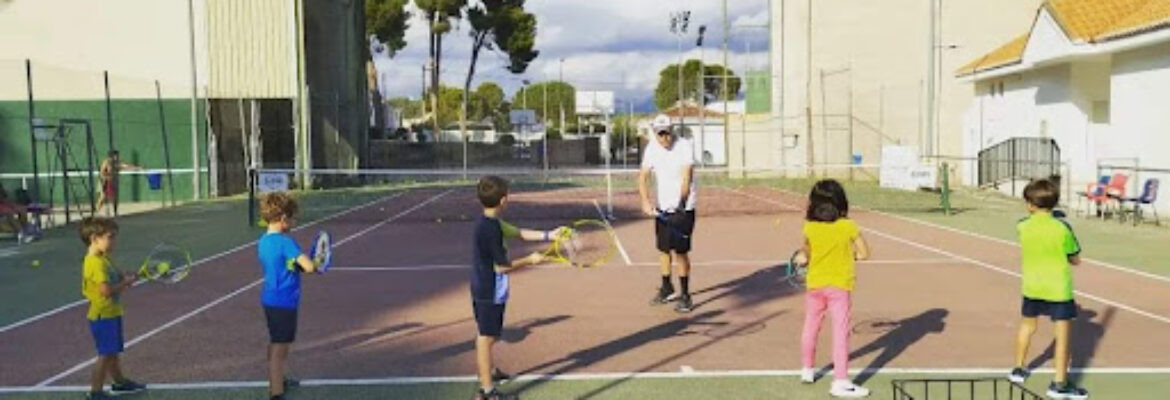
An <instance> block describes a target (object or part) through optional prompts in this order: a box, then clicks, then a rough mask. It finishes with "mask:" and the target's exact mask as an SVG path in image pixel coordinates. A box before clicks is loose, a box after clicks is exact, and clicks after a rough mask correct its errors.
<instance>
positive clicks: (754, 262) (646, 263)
mask: <svg viewBox="0 0 1170 400" xmlns="http://www.w3.org/2000/svg"><path fill="white" fill-rule="evenodd" d="M782 262H784V261H783V260H713V261H691V265H692V266H720V265H776V264H780V263H782ZM857 263H858V264H863V265H864V264H870V265H919V264H966V262H964V261H960V260H956V259H953V258H920V259H906V260H863V261H857ZM633 265H635V266H639V267H646V266H658V262H657V261H643V262H635V263H634V264H633Z"/></svg>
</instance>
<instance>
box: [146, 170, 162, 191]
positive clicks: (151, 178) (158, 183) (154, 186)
mask: <svg viewBox="0 0 1170 400" xmlns="http://www.w3.org/2000/svg"><path fill="white" fill-rule="evenodd" d="M146 183H147V184H149V185H150V190H159V189H162V174H161V173H151V174H147V175H146Z"/></svg>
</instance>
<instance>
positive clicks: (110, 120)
mask: <svg viewBox="0 0 1170 400" xmlns="http://www.w3.org/2000/svg"><path fill="white" fill-rule="evenodd" d="M102 80H103V81H104V82H105V88H106V135H108V137H107V138H106V142H107V143H109V145H110V148H109V149H108V150H110V151H113V150H114V110H113V106H112V105H111V102H110V71H102ZM113 185H114V196H113V197H114V198H112V199H106V201H109V202H110V204H112V205H113V206H114V215H118V179H117V178H116V177H115V179H114V181H113ZM103 190H104V188H103Z"/></svg>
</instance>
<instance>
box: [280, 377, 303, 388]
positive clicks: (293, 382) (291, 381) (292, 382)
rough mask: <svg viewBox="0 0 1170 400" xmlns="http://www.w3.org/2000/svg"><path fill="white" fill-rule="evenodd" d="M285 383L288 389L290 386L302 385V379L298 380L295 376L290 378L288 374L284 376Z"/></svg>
mask: <svg viewBox="0 0 1170 400" xmlns="http://www.w3.org/2000/svg"><path fill="white" fill-rule="evenodd" d="M283 384H284V390H288V388H290V387H297V386H300V385H301V381H299V380H296V379H293V378H289V377H287V376H286V377H284V382H283Z"/></svg>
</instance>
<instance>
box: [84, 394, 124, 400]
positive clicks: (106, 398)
mask: <svg viewBox="0 0 1170 400" xmlns="http://www.w3.org/2000/svg"><path fill="white" fill-rule="evenodd" d="M114 399H117V397H114V396H110V395H109V394H106V392H89V394H86V395H85V400H114Z"/></svg>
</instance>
